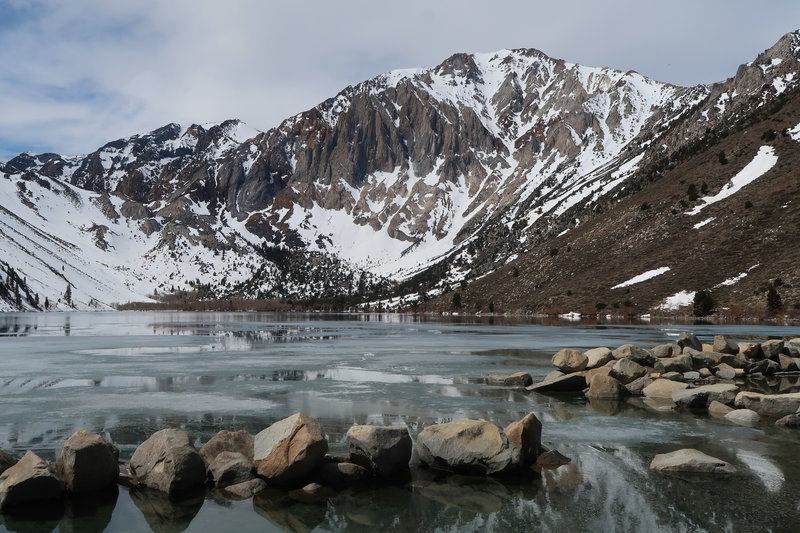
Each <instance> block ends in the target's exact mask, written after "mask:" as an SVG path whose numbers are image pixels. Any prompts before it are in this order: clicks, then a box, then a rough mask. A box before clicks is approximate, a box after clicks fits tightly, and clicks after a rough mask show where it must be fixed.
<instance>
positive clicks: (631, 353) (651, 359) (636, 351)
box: [612, 344, 656, 367]
mask: <svg viewBox="0 0 800 533" xmlns="http://www.w3.org/2000/svg"><path fill="white" fill-rule="evenodd" d="M612 355H613V356H614V359H616V360H618V361H619V360H621V359H630V360H631V361H633V362H634V363H638V364H640V365H642V366H650V367H652V366H653V365H654V364H655V363H656V356H655V355H653V353H652V352H651V351H650V350H646V349H644V348H642V347H641V346H636V345H635V344H623V345H622V346H620V347H619V348H617V349H616V350H614V351H613V352H612Z"/></svg>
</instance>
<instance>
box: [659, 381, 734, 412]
mask: <svg viewBox="0 0 800 533" xmlns="http://www.w3.org/2000/svg"><path fill="white" fill-rule="evenodd" d="M738 390H739V388H738V387H737V386H736V385H733V384H730V383H718V384H715V385H703V386H702V387H696V388H693V389H685V390H676V391H673V393H672V401H673V402H675V403H676V404H678V405H679V406H680V407H688V408H691V409H699V408H700V409H705V408H707V407H708V405H709V404H710V403H711V402H713V401H715V400H716V401H718V402H720V403H724V404H728V403H733V400H734V398H735V397H736V392H737V391H738Z"/></svg>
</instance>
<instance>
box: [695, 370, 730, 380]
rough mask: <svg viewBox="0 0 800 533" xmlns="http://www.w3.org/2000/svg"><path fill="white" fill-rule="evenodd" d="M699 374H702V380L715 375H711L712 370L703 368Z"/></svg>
mask: <svg viewBox="0 0 800 533" xmlns="http://www.w3.org/2000/svg"><path fill="white" fill-rule="evenodd" d="M697 373H698V374H700V379H706V378H710V377H711V376H713V375H714V374H712V373H711V370H709V369H707V368H701V369H700V370H698V371H697ZM734 373H735V372H734Z"/></svg>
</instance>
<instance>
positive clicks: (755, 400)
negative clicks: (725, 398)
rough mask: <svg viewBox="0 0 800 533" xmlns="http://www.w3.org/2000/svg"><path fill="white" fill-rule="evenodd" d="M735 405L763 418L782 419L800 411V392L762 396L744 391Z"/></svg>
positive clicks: (738, 395)
mask: <svg viewBox="0 0 800 533" xmlns="http://www.w3.org/2000/svg"><path fill="white" fill-rule="evenodd" d="M734 405H736V407H738V408H740V409H751V410H753V411H755V412H756V413H758V414H760V415H761V416H766V417H769V418H781V417H784V416H786V415H790V414H793V413H796V412H797V411H798V410H800V392H793V393H789V394H762V393H760V392H747V391H742V392H740V393H739V394H737V395H736V400H735V402H734Z"/></svg>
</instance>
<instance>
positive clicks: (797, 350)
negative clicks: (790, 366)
mask: <svg viewBox="0 0 800 533" xmlns="http://www.w3.org/2000/svg"><path fill="white" fill-rule="evenodd" d="M783 350H784V352H786V353H787V354H788V355H789V357H795V358H797V357H800V338H796V339H790V340H788V341H786V342H785V343H784V344H783Z"/></svg>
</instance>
